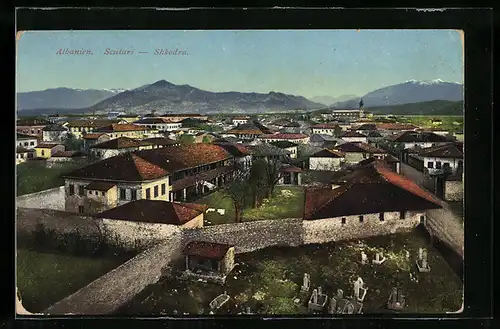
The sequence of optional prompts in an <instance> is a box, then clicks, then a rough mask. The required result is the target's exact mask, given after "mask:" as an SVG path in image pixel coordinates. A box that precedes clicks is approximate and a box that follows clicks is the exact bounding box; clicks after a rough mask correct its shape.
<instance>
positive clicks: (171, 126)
mask: <svg viewBox="0 0 500 329" xmlns="http://www.w3.org/2000/svg"><path fill="white" fill-rule="evenodd" d="M134 124H135V125H140V126H145V127H147V128H151V129H155V130H159V131H172V130H176V129H179V128H181V127H182V123H180V122H173V121H170V120H168V119H165V118H144V119H141V120H138V121H135V122H134Z"/></svg>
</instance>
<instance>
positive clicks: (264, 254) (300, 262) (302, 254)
mask: <svg viewBox="0 0 500 329" xmlns="http://www.w3.org/2000/svg"><path fill="white" fill-rule="evenodd" d="M221 255H222V254H221ZM185 262H186V260H185V259H182V260H181V261H180V262H179V269H181V270H184V269H185V267H186V264H185ZM181 263H182V264H181ZM214 264H215V263H214ZM431 267H432V271H430V268H431ZM213 268H214V269H215V268H218V269H220V268H221V267H220V266H219V265H214V267H213ZM462 291H463V284H462V282H461V280H460V278H459V277H458V276H457V275H456V274H455V273H454V272H453V270H452V269H451V268H450V267H449V266H448V264H447V263H446V261H445V260H444V259H443V258H442V256H441V255H440V254H439V252H437V251H436V250H435V249H433V248H432V247H431V246H430V245H429V244H428V243H427V241H426V240H425V239H424V238H423V237H422V236H420V235H419V234H418V232H412V233H404V234H403V233H402V234H395V235H391V236H384V237H373V238H368V239H365V240H362V241H359V240H356V241H346V242H339V243H328V244H323V245H306V246H301V247H295V248H292V247H271V248H265V249H261V250H258V251H254V252H250V253H243V254H237V255H235V256H234V266H233V267H231V270H230V271H229V272H228V273H227V275H226V280H225V282H224V283H223V284H221V283H211V282H207V281H206V280H201V279H196V278H191V279H190V280H180V279H179V276H175V275H174V276H170V277H165V278H163V279H160V280H159V282H158V283H156V284H153V285H150V286H148V287H146V288H145V289H144V290H143V291H142V292H141V293H139V294H138V295H137V296H135V297H134V299H133V300H132V301H131V302H130V303H128V304H127V305H124V306H123V307H122V308H121V309H119V310H118V311H117V312H116V314H124V315H137V314H141V315H142V314H144V315H145V314H148V315H151V314H154V315H179V316H180V315H182V316H197V315H210V314H215V315H221V314H222V315H223V314H231V315H235V314H240V315H250V314H256V315H263V314H271V315H272V314H277V315H279V314H284V315H286V314H332V315H334V316H335V315H339V314H377V313H382V312H387V311H390V312H402V313H405V312H406V313H444V312H454V311H457V310H458V309H460V307H461V304H462V295H463V293H462Z"/></svg>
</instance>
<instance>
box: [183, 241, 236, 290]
mask: <svg viewBox="0 0 500 329" xmlns="http://www.w3.org/2000/svg"><path fill="white" fill-rule="evenodd" d="M182 254H183V255H184V257H185V259H186V271H185V273H184V275H183V276H182V277H181V278H184V279H189V278H191V279H193V280H199V279H202V280H206V281H211V282H216V283H219V284H224V282H225V281H226V277H227V275H228V274H229V273H231V271H232V270H233V268H234V265H235V263H234V246H232V245H228V244H221V243H214V242H205V241H192V242H189V243H188V244H187V245H186V247H185V248H184V250H183V251H182Z"/></svg>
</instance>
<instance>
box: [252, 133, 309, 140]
mask: <svg viewBox="0 0 500 329" xmlns="http://www.w3.org/2000/svg"><path fill="white" fill-rule="evenodd" d="M307 137H309V136H307V135H305V134H282V133H278V134H265V135H261V136H259V138H261V139H303V138H307Z"/></svg>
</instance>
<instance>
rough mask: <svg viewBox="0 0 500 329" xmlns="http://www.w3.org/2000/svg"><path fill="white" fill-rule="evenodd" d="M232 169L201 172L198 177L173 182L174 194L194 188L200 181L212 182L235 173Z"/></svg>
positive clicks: (188, 177) (220, 168) (224, 168)
mask: <svg viewBox="0 0 500 329" xmlns="http://www.w3.org/2000/svg"><path fill="white" fill-rule="evenodd" d="M233 169H234V168H232V167H228V166H226V167H219V168H216V169H212V170H209V171H204V172H201V173H199V174H197V175H192V176H187V177H184V178H181V179H178V180H176V181H172V192H175V191H179V190H182V189H185V188H186V187H189V186H193V185H195V184H196V183H197V182H199V181H210V180H212V179H214V178H216V177H218V176H220V175H222V174H225V173H228V172H231V171H233Z"/></svg>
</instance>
